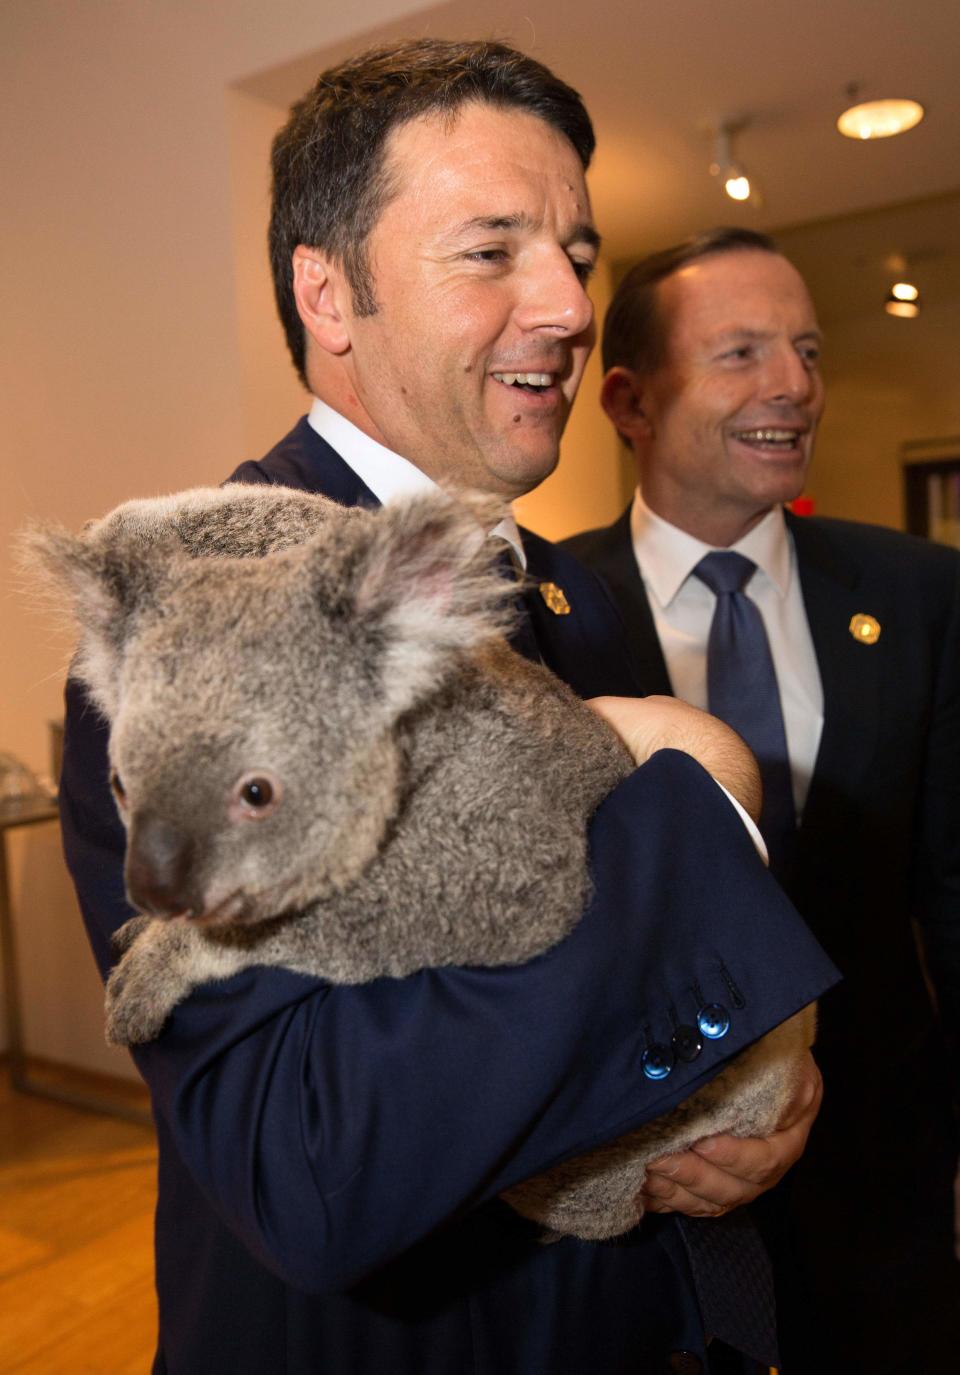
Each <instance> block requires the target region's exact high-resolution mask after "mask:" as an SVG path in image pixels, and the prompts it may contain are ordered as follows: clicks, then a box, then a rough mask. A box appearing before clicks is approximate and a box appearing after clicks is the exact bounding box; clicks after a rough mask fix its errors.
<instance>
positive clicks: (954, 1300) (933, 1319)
mask: <svg viewBox="0 0 960 1375" xmlns="http://www.w3.org/2000/svg"><path fill="white" fill-rule="evenodd" d="M603 348H604V366H605V369H606V374H605V377H604V381H603V389H602V404H603V407H604V409H605V411H606V413H607V415H608V416H609V418H610V420H611V421H612V422H613V424H614V425H615V427H616V429H617V431H618V433H619V434H620V436H621V437H622V438H623V439H624V440H625V442H626V443H627V444H628V445H629V446H630V448H631V449H632V451H633V454H634V456H635V458H636V463H637V471H638V477H639V485H638V488H637V493H636V496H635V498H634V501H633V503H632V505H631V506H630V507H629V508H628V510H627V511H625V512H624V514H623V516H622V517H621V518H620V520H619V521H618V522H617V523H616V524H615V525H613V526H611V527H609V528H608V529H604V530H594V531H590V532H587V533H585V534H582V535H578V536H575V537H574V538H573V539H572V540H570V541H568V542H567V543H568V546H569V547H570V548H571V549H572V550H573V552H574V553H576V554H577V555H578V557H580V558H581V559H582V560H583V561H584V562H586V563H588V564H589V565H590V566H592V567H593V568H594V569H595V570H596V571H597V572H599V573H600V574H601V575H602V576H603V577H604V578H605V580H606V582H607V584H608V586H609V587H610V589H611V591H612V593H613V595H614V597H615V598H616V600H617V602H618V604H619V606H620V610H621V612H622V614H623V616H624V618H625V619H626V621H627V624H628V628H629V632H630V637H631V644H632V647H633V650H634V653H635V656H636V659H637V661H638V672H639V675H640V677H641V680H642V683H643V687H644V690H645V691H647V692H651V693H665V692H673V693H675V694H676V695H677V696H679V697H681V698H683V699H685V700H686V701H687V702H690V703H692V704H694V705H696V706H700V707H708V708H709V709H710V710H711V711H713V712H715V713H716V714H717V715H719V716H721V717H723V718H724V719H725V720H727V721H728V722H729V723H730V724H732V725H733V726H735V728H736V729H737V730H738V731H740V732H741V734H742V735H743V737H744V738H745V739H746V740H747V742H748V743H749V744H750V745H751V746H752V748H753V749H754V751H755V753H756V755H757V758H758V761H759V762H760V766H761V772H762V774H763V777H764V787H765V794H766V796H765V801H764V812H763V818H762V823H761V824H762V827H763V829H764V830H765V834H766V839H767V843H768V845H769V847H770V850H771V855H772V857H773V864H774V871H775V872H776V873H777V874H778V877H779V878H780V879H781V881H782V883H783V884H784V886H785V888H786V890H787V892H788V893H789V894H790V895H791V896H792V897H793V899H794V901H795V902H796V903H797V906H798V907H799V909H800V911H801V912H802V913H803V915H804V916H805V917H806V918H807V920H808V921H809V922H810V924H811V926H812V928H813V930H814V931H815V932H816V934H817V935H818V937H819V939H820V940H821V941H822V942H823V944H824V946H825V947H826V948H827V950H828V951H829V952H830V954H831V955H832V956H833V958H834V959H835V960H836V962H837V964H838V965H839V966H840V968H841V970H842V971H843V973H844V975H845V982H844V984H842V985H841V986H840V987H839V988H838V989H836V990H834V991H833V992H831V993H830V994H829V995H828V996H827V998H825V999H824V1001H823V1003H822V1005H821V1016H820V1031H819V1038H818V1046H817V1056H818V1059H819V1061H820V1063H821V1067H822V1068H823V1071H824V1075H825V1079H826V1082H827V1085H828V1092H827V1095H826V1102H825V1107H824V1111H823V1113H822V1114H821V1117H820V1119H819V1122H818V1124H817V1126H816V1128H815V1130H814V1132H813V1135H812V1138H811V1146H810V1149H809V1151H808V1152H807V1155H806V1156H805V1158H804V1160H803V1161H802V1162H801V1163H800V1165H799V1166H798V1168H797V1169H796V1170H795V1171H793V1172H791V1174H790V1175H789V1176H788V1177H787V1178H786V1180H785V1181H784V1182H783V1184H782V1185H781V1186H780V1187H779V1188H778V1189H777V1190H776V1191H775V1193H774V1194H773V1195H772V1196H768V1198H767V1199H765V1200H762V1201H761V1204H760V1205H758V1208H759V1210H760V1211H761V1212H762V1213H764V1214H765V1215H766V1225H767V1227H768V1229H769V1235H770V1238H771V1240H772V1242H773V1245H774V1248H775V1262H776V1270H777V1279H778V1303H779V1307H780V1311H781V1351H782V1356H783V1370H784V1375H829V1372H833V1371H837V1372H840V1371H843V1372H845V1373H846V1375H853V1372H863V1375H867V1373H868V1372H869V1375H893V1372H898V1375H899V1372H903V1375H906V1373H907V1372H912V1373H915V1372H933V1371H939V1370H945V1369H950V1368H951V1367H952V1366H953V1365H954V1364H955V1363H956V1359H957V1352H958V1350H960V1267H958V1265H957V1262H956V1260H955V1259H954V1255H953V1213H952V1194H951V1183H952V1179H953V1174H954V1169H955V1163H956V1132H955V1126H954V1120H955V1119H954V1107H955V1105H956V1103H957V1091H956V1090H957V1078H956V1060H955V1059H954V1060H953V1062H952V1064H951V1059H950V1056H949V1050H950V1046H951V1043H955V1041H956V1031H957V1026H958V1018H960V556H958V555H957V554H956V552H954V551H952V550H949V549H947V548H944V547H939V546H935V545H932V544H928V543H926V542H925V541H922V540H918V539H913V538H911V537H909V536H906V535H902V534H898V533H894V532H893V531H889V530H883V529H879V528H875V527H870V526H865V525H858V524H853V523H849V522H846V521H838V520H820V519H812V518H807V519H797V518H795V517H794V516H792V515H791V514H790V513H789V512H787V511H784V507H783V504H784V503H785V502H789V501H791V500H792V499H793V498H794V497H796V496H798V495H799V494H800V492H801V490H802V488H803V485H804V477H805V474H806V471H807V466H808V464H809V461H810V457H811V454H812V452H813V444H814V438H815V435H816V429H817V423H818V421H819V419H820V415H821V412H822V409H823V403H824V389H823V382H822V379H821V376H820V370H819V350H820V333H819V330H818V326H817V320H816V315H815V312H814V308H813V304H812V302H811V300H810V296H809V294H808V292H807V290H806V287H805V285H804V283H803V280H802V279H801V277H800V275H799V273H798V272H797V271H796V270H795V268H794V267H793V266H792V265H791V264H790V263H789V262H788V261H787V260H786V258H784V257H783V256H782V255H781V254H780V253H779V252H778V250H777V248H776V245H775V244H774V243H773V242H772V241H771V240H770V239H769V238H767V237H765V236H763V235H759V234H755V233H753V232H752V231H748V230H738V229H734V230H714V231H710V232H708V233H705V234H702V235H700V236H698V237H697V238H695V239H692V240H690V241H688V242H686V243H683V244H680V245H678V246H677V247H676V248H672V249H668V250H666V251H665V252H662V253H659V254H656V255H654V256H653V257H651V258H648V259H646V260H644V261H643V262H641V263H639V264H637V265H636V266H635V267H634V268H633V269H632V270H631V271H630V272H629V273H628V274H627V275H626V277H625V278H624V280H623V282H622V283H621V285H620V287H619V289H618V290H617V292H616V295H615V297H614V300H613V302H612V303H611V306H610V310H609V313H608V315H607V319H606V322H605V327H604V339H603ZM914 926H915V927H916V929H917V930H918V932H919V935H920V938H921V942H922V949H923V952H924V955H925V961H926V969H927V971H928V973H929V979H930V982H931V983H932V986H933V989H934V990H935V1002H936V1004H937V1005H938V1010H939V1015H938V1014H937V1011H935V1005H934V1002H932V1001H931V997H930V996H929V994H928V987H927V982H926V980H925V977H924V969H923V967H922V963H921V958H920V956H919V955H918V950H917V944H916V941H915V931H914ZM851 1172H855V1173H856V1175H857V1178H858V1180H859V1181H860V1185H861V1186H862V1187H858V1189H857V1190H855V1191H851V1190H849V1189H848V1187H847V1185H848V1182H849V1178H850V1175H851ZM657 1187H658V1188H661V1189H662V1196H663V1198H664V1199H665V1200H669V1199H670V1198H671V1197H672V1196H673V1194H672V1189H671V1186H670V1183H669V1181H666V1180H663V1181H658V1185H657Z"/></svg>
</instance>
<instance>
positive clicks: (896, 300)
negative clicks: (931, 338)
mask: <svg viewBox="0 0 960 1375" xmlns="http://www.w3.org/2000/svg"><path fill="white" fill-rule="evenodd" d="M883 308H884V310H885V311H886V312H887V314H888V315H897V316H899V317H900V319H901V320H914V319H916V317H917V316H918V315H919V314H920V292H919V290H918V288H917V287H915V286H914V284H913V283H912V282H894V284H893V286H892V287H891V288H890V290H889V291H888V292H887V299H886V300H885V301H884V303H883Z"/></svg>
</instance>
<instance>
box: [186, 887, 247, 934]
mask: <svg viewBox="0 0 960 1375" xmlns="http://www.w3.org/2000/svg"><path fill="white" fill-rule="evenodd" d="M180 916H181V917H182V918H183V920H184V921H186V922H189V924H190V925H191V926H238V925H242V924H243V923H244V922H247V921H252V920H256V918H255V917H254V916H253V914H252V913H251V912H250V911H249V906H248V903H247V901H246V900H245V898H244V895H243V893H242V892H239V891H238V892H235V893H230V894H228V896H227V897H225V898H221V899H220V901H219V902H217V903H215V904H214V905H213V906H204V907H203V909H202V910H201V911H199V912H195V911H193V910H189V911H187V912H182V913H180Z"/></svg>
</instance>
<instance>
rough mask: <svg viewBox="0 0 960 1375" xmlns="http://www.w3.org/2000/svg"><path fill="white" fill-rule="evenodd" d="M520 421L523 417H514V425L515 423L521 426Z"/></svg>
mask: <svg viewBox="0 0 960 1375" xmlns="http://www.w3.org/2000/svg"><path fill="white" fill-rule="evenodd" d="M520 419H521V417H520V416H519V415H515V416H514V417H513V423H514V424H515V425H519V424H520Z"/></svg>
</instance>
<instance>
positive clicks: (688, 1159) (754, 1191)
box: [641, 1051, 823, 1217]
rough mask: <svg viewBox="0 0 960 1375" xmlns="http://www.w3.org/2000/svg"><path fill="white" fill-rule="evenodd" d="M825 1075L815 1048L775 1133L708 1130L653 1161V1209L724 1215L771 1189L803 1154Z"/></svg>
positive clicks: (649, 1190)
mask: <svg viewBox="0 0 960 1375" xmlns="http://www.w3.org/2000/svg"><path fill="white" fill-rule="evenodd" d="M822 1098H823V1080H822V1078H821V1076H820V1071H819V1069H818V1068H817V1065H816V1062H815V1061H814V1058H813V1056H812V1055H811V1054H810V1052H809V1051H807V1053H806V1060H805V1063H804V1067H803V1071H802V1074H801V1078H800V1082H799V1083H798V1085H797V1090H796V1092H795V1094H794V1096H793V1098H792V1099H791V1101H790V1103H789V1104H788V1106H787V1108H786V1111H785V1112H784V1114H783V1116H782V1117H781V1119H780V1121H779V1123H778V1124H777V1129H776V1131H775V1132H773V1133H772V1135H770V1136H764V1137H749V1138H741V1137H737V1136H708V1137H705V1138H704V1140H703V1141H698V1142H697V1144H696V1145H695V1146H694V1147H693V1148H692V1149H691V1150H689V1151H685V1152H684V1153H683V1154H682V1155H669V1156H665V1157H664V1158H663V1159H662V1160H657V1161H654V1162H653V1164H651V1165H649V1166H648V1167H647V1179H646V1184H645V1185H644V1188H643V1191H642V1194H641V1197H642V1199H643V1204H644V1207H645V1208H646V1210H647V1212H649V1213H686V1214H687V1216H688V1217H719V1216H720V1214H721V1213H728V1212H730V1211H731V1209H733V1208H739V1207H740V1205H741V1204H743V1203H751V1202H752V1201H753V1199H755V1198H756V1197H757V1196H758V1194H762V1193H764V1192H765V1191H766V1190H767V1189H771V1188H772V1187H773V1186H774V1184H776V1183H777V1182H778V1180H780V1179H781V1178H782V1177H783V1176H784V1175H785V1174H786V1172H787V1170H788V1169H789V1168H790V1166H791V1165H792V1164H793V1163H794V1161H796V1160H798V1159H799V1158H800V1156H801V1155H802V1154H803V1148H804V1146H805V1145H806V1144H807V1137H808V1136H809V1134H810V1128H811V1127H812V1126H813V1123H814V1119H815V1118H816V1115H817V1113H818V1112H819V1111H820V1102H821V1099H822Z"/></svg>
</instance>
